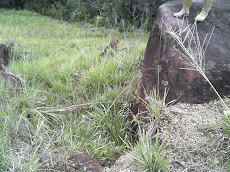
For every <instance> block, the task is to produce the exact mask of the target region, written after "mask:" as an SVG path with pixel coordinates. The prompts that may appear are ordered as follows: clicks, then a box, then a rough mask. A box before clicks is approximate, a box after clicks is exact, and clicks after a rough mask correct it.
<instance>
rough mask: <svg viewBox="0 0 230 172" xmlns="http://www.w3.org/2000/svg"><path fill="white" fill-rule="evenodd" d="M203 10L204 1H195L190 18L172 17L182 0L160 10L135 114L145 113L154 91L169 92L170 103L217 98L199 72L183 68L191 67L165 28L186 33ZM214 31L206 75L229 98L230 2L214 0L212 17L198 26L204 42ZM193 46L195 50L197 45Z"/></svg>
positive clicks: (141, 80) (210, 43)
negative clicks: (147, 100)
mask: <svg viewBox="0 0 230 172" xmlns="http://www.w3.org/2000/svg"><path fill="white" fill-rule="evenodd" d="M202 7H203V0H195V1H193V3H192V5H191V8H190V15H189V16H188V17H185V18H175V17H174V16H173V13H175V12H178V11H180V10H181V8H182V0H179V1H178V0H176V1H170V2H167V3H165V4H163V5H161V6H160V7H159V8H158V11H157V15H156V20H155V23H154V25H153V28H152V31H151V33H150V36H149V40H148V44H147V48H146V52H145V56H144V61H143V65H142V69H141V72H140V78H139V82H138V88H137V91H136V98H135V100H134V101H133V104H132V107H131V109H132V111H133V112H134V114H137V113H138V111H144V110H145V107H144V105H143V103H142V101H143V100H146V95H148V94H149V93H150V92H151V91H153V88H155V89H159V92H160V96H161V97H163V95H164V91H165V89H169V92H168V94H167V98H166V100H167V102H169V101H171V100H175V99H177V101H179V102H186V103H203V102H208V101H210V100H213V99H216V98H217V96H216V94H215V93H214V92H213V90H212V89H211V87H210V85H209V84H208V83H207V82H206V81H205V80H204V78H203V77H202V76H201V75H200V74H199V72H197V71H191V70H186V69H182V68H191V66H190V65H188V64H185V63H184V61H183V60H182V58H179V57H182V55H181V53H180V52H181V51H182V50H181V48H180V46H178V44H177V42H176V41H175V40H174V39H173V38H172V37H171V36H170V35H169V34H168V33H167V29H166V27H165V25H167V26H168V27H169V26H170V27H171V28H173V29H174V30H175V31H178V30H181V29H182V30H183V29H184V28H186V27H187V26H189V25H190V28H191V27H194V25H193V24H194V18H195V17H196V15H197V14H198V13H199V12H200V11H201V9H202ZM213 28H214V31H213V34H212V36H211V39H210V42H209V45H208V47H207V49H206V53H205V74H206V75H207V77H208V78H209V79H210V81H211V82H212V84H213V85H214V87H215V88H216V89H217V91H218V92H219V93H220V95H221V96H227V95H229V94H230V1H229V0H214V2H213V5H212V9H211V11H210V12H209V16H208V17H207V18H206V20H205V21H204V22H198V23H197V31H198V35H199V40H200V42H201V43H203V42H204V40H205V39H206V35H207V34H209V35H210V34H211V33H212V30H213ZM185 34H186V32H184V33H182V37H183V36H185ZM206 40H207V39H206ZM187 43H188V42H187ZM187 43H186V42H185V44H187ZM191 47H192V49H193V48H194V47H195V46H194V44H192V45H191ZM182 52H183V51H182ZM158 76H159V77H158ZM158 81H159V82H158ZM158 86H159V88H157V87H158Z"/></svg>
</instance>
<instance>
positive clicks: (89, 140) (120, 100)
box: [0, 9, 148, 171]
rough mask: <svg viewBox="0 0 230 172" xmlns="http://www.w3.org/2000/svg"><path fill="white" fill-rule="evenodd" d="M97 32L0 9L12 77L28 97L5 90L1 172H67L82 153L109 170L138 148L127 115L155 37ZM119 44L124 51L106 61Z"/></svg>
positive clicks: (1, 95)
mask: <svg viewBox="0 0 230 172" xmlns="http://www.w3.org/2000/svg"><path fill="white" fill-rule="evenodd" d="M95 28H96V27H95ZM96 30H97V31H96V32H93V31H90V30H87V29H85V28H82V27H81V25H80V24H79V23H74V24H68V23H66V22H62V21H58V20H53V19H51V18H48V17H43V16H40V15H39V14H37V13H33V12H29V11H14V10H5V9H0V42H1V43H4V44H6V45H7V46H8V47H9V48H10V50H11V52H12V56H11V58H12V60H11V62H10V66H9V69H8V70H9V71H11V72H13V73H15V74H18V75H20V76H21V77H22V78H24V79H25V81H26V85H25V86H24V88H23V89H22V90H21V91H17V92H16V91H14V90H13V91H12V90H9V89H6V90H5V89H4V84H2V85H1V88H0V101H1V103H0V147H1V148H0V169H1V170H2V171H5V170H10V171H36V170H38V169H40V170H41V169H43V170H48V169H49V170H53V169H56V170H63V169H64V167H65V163H66V161H67V159H68V158H69V157H70V156H71V155H72V154H74V153H79V152H83V153H86V154H89V155H91V156H93V157H95V158H97V159H99V160H100V163H101V164H102V165H104V166H109V165H111V164H112V163H113V162H114V161H115V160H116V159H117V158H118V157H119V156H120V155H121V154H122V153H123V151H124V150H125V147H126V146H125V144H124V141H127V142H130V143H132V142H133V141H132V132H131V130H130V126H131V125H130V122H129V120H127V119H128V118H129V115H130V113H129V110H128V107H129V104H130V102H131V100H132V98H133V97H132V95H133V92H134V90H135V88H136V82H137V75H138V69H139V67H140V65H141V61H142V59H143V52H144V50H145V48H146V43H147V39H148V34H145V33H126V32H124V33H119V32H117V31H116V30H109V29H103V28H101V29H97V28H96ZM115 38H116V39H118V40H119V44H118V50H117V51H116V52H114V51H113V50H112V49H110V50H109V52H108V55H107V56H105V57H104V58H101V59H100V58H99V55H100V54H101V52H102V51H103V50H104V48H105V47H106V46H108V45H109V43H110V41H111V40H113V39H115ZM1 170H0V171H1Z"/></svg>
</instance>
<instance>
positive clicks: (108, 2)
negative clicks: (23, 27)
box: [0, 0, 167, 31]
mask: <svg viewBox="0 0 230 172" xmlns="http://www.w3.org/2000/svg"><path fill="white" fill-rule="evenodd" d="M165 1H167V0H2V1H1V2H0V6H1V7H5V8H15V9H27V10H31V11H35V12H38V13H40V14H42V15H48V16H52V17H53V18H57V19H62V20H65V21H71V22H73V21H78V22H79V21H82V22H91V23H94V24H98V25H100V26H107V27H113V28H114V27H120V29H121V30H122V29H123V28H124V26H125V28H127V29H128V30H129V31H131V30H134V29H141V30H150V29H151V27H152V24H153V21H154V16H155V13H156V8H157V7H158V6H159V5H160V4H162V3H163V2H165ZM120 25H121V26H120ZM122 31H123V30H122Z"/></svg>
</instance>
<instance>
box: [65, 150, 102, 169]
mask: <svg viewBox="0 0 230 172" xmlns="http://www.w3.org/2000/svg"><path fill="white" fill-rule="evenodd" d="M68 161H69V166H70V167H71V168H70V170H69V171H70V172H75V171H87V172H101V171H102V167H101V165H100V163H99V162H98V161H97V160H96V159H95V158H92V157H90V156H89V155H84V154H77V155H73V156H72V157H71V158H69V159H68Z"/></svg>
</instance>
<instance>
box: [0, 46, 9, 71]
mask: <svg viewBox="0 0 230 172" xmlns="http://www.w3.org/2000/svg"><path fill="white" fill-rule="evenodd" d="M9 62H10V52H9V49H8V47H7V46H6V45H5V44H0V70H3V68H4V66H6V67H8V65H9ZM3 65H4V66H3Z"/></svg>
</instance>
